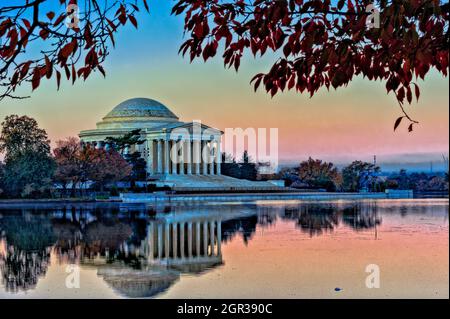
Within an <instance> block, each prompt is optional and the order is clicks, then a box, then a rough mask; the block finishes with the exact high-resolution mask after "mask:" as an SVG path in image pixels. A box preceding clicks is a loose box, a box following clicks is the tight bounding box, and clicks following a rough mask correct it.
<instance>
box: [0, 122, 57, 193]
mask: <svg viewBox="0 0 450 319" xmlns="http://www.w3.org/2000/svg"><path fill="white" fill-rule="evenodd" d="M1 126H2V131H1V135H0V152H2V153H4V154H5V166H4V171H3V183H2V184H3V188H4V191H5V193H6V194H7V195H8V196H13V197H17V196H22V197H28V196H36V195H39V194H42V193H43V192H45V191H47V190H49V189H50V188H51V178H52V177H53V174H54V171H55V168H56V165H55V162H54V160H53V158H52V157H51V155H50V141H49V139H48V138H47V133H46V132H45V130H43V129H41V128H39V127H38V125H37V122H36V120H34V119H32V118H30V117H28V116H20V117H19V116H18V115H9V116H7V117H6V118H5V120H4V121H3V122H2V124H1Z"/></svg>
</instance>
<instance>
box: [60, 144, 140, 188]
mask: <svg viewBox="0 0 450 319" xmlns="http://www.w3.org/2000/svg"><path fill="white" fill-rule="evenodd" d="M54 154H55V160H56V163H57V165H58V166H57V169H56V175H55V176H56V180H57V181H59V182H60V183H62V184H63V185H69V184H70V185H72V190H73V192H74V190H75V187H77V186H80V183H85V182H87V181H93V182H96V183H98V184H99V186H100V188H103V187H104V185H105V184H107V183H111V182H117V181H120V180H123V179H124V178H126V177H128V176H129V175H130V174H131V170H132V168H131V165H129V164H128V163H127V161H126V160H125V159H124V158H123V157H122V156H121V155H120V154H119V153H118V152H117V151H115V150H114V149H110V150H105V149H97V148H95V147H91V146H90V145H86V146H85V147H81V145H80V142H79V141H78V140H77V139H76V138H69V139H67V140H65V141H58V142H57V147H56V148H55V150H54Z"/></svg>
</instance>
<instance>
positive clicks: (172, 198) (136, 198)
mask: <svg viewBox="0 0 450 319" xmlns="http://www.w3.org/2000/svg"><path fill="white" fill-rule="evenodd" d="M413 198H414V197H413V192H412V191H408V190H405V191H403V190H402V191H395V192H393V191H390V192H386V193H381V192H380V193H338V192H304V193H303V192H286V193H216V194H211V193H196V194H165V193H121V194H120V196H118V197H111V198H109V199H92V198H64V199H0V208H2V207H11V206H17V207H19V206H23V205H25V206H27V205H36V204H38V205H39V204H43V205H51V204H54V205H60V204H99V203H100V204H114V203H119V204H120V203H124V204H127V203H130V204H139V203H142V204H151V203H154V204H162V203H172V202H230V201H231V202H234V201H264V200H269V201H270V200H308V201H314V200H317V201H323V200H366V199H413ZM441 199H448V197H442V198H441Z"/></svg>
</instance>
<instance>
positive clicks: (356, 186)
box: [342, 161, 380, 192]
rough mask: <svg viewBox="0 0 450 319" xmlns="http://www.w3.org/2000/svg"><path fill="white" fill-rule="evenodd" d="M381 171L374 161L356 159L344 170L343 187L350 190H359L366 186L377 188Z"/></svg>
mask: <svg viewBox="0 0 450 319" xmlns="http://www.w3.org/2000/svg"><path fill="white" fill-rule="evenodd" d="M379 171H380V168H379V167H378V166H376V165H374V164H372V163H368V162H362V161H354V162H352V163H351V164H350V165H348V166H346V167H345V168H344V169H343V170H342V177H343V185H342V186H343V189H344V190H345V191H348V192H358V191H360V190H361V189H362V188H364V187H367V188H369V189H375V186H376V183H377V176H376V174H377V173H378V172H379Z"/></svg>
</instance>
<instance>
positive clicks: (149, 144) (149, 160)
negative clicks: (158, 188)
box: [145, 139, 155, 175]
mask: <svg viewBox="0 0 450 319" xmlns="http://www.w3.org/2000/svg"><path fill="white" fill-rule="evenodd" d="M146 144H147V145H146V147H147V158H146V159H145V160H146V161H147V172H148V173H149V174H150V175H153V174H154V173H155V171H154V168H153V140H148V139H147V141H146Z"/></svg>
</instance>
